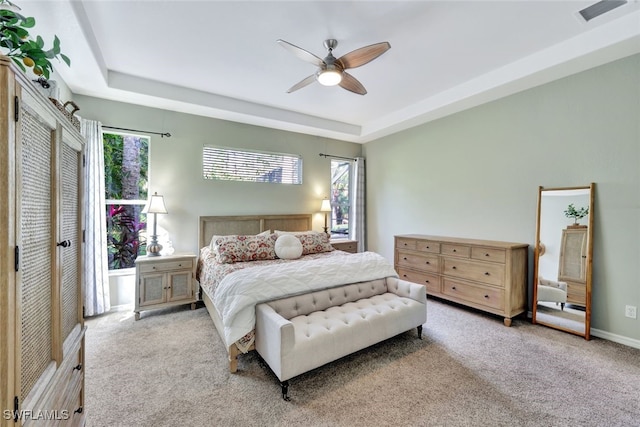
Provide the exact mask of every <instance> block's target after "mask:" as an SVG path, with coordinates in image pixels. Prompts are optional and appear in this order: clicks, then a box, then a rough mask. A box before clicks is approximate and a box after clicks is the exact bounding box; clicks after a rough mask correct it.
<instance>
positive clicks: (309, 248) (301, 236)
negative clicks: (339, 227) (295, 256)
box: [273, 230, 333, 255]
mask: <svg viewBox="0 0 640 427" xmlns="http://www.w3.org/2000/svg"><path fill="white" fill-rule="evenodd" d="M273 234H275V235H276V236H280V235H283V234H292V235H294V236H296V237H297V238H298V240H300V243H302V255H309V254H318V253H321V252H331V251H332V250H333V246H331V243H330V242H329V236H328V235H327V234H326V233H321V232H319V231H294V232H289V231H279V230H276V231H275V232H274V233H273Z"/></svg>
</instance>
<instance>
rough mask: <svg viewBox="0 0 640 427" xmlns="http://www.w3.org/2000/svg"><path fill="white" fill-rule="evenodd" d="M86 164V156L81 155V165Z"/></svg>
mask: <svg viewBox="0 0 640 427" xmlns="http://www.w3.org/2000/svg"><path fill="white" fill-rule="evenodd" d="M85 166H87V156H86V155H84V154H83V155H82V167H85Z"/></svg>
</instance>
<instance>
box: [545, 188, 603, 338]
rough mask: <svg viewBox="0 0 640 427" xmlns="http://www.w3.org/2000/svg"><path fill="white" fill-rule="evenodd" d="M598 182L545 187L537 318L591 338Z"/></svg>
mask: <svg viewBox="0 0 640 427" xmlns="http://www.w3.org/2000/svg"><path fill="white" fill-rule="evenodd" d="M592 236H593V184H591V185H590V186H587V187H571V188H550V189H545V188H543V187H540V189H539V194H538V222H537V233H536V237H537V239H536V240H537V242H538V247H537V248H535V253H534V264H535V265H534V267H535V268H534V274H535V276H534V278H536V281H535V286H534V302H535V304H534V305H533V322H534V323H539V324H543V325H546V326H550V327H553V328H556V329H560V330H563V331H566V332H570V333H573V334H576V335H581V336H584V337H585V338H586V339H589V329H590V323H591V322H590V314H591V253H592Z"/></svg>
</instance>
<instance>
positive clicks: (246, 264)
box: [196, 214, 397, 372]
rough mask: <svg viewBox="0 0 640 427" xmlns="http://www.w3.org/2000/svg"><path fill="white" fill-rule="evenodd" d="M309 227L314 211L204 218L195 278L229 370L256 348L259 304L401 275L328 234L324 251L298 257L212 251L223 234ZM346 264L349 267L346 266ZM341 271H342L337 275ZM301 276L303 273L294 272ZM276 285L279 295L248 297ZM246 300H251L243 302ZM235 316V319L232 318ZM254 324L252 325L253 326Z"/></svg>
mask: <svg viewBox="0 0 640 427" xmlns="http://www.w3.org/2000/svg"><path fill="white" fill-rule="evenodd" d="M311 229H312V216H311V215H310V214H291V215H251V216H203V217H200V227H199V246H200V248H201V249H200V255H199V258H198V267H197V271H196V278H197V279H198V281H199V282H200V289H201V298H202V300H203V302H204V304H205V306H206V308H207V311H208V312H209V315H210V316H211V319H212V320H213V323H214V325H215V327H216V330H217V331H218V334H219V335H220V338H221V339H222V341H223V342H224V343H225V346H226V347H227V353H228V360H229V370H230V371H231V372H236V371H237V369H238V356H239V355H240V354H242V353H247V352H249V351H251V350H254V349H255V345H254V341H255V305H256V304H258V303H261V302H265V301H269V300H271V299H276V298H277V297H284V296H290V295H300V294H304V293H310V292H313V291H316V290H321V289H327V288H331V287H337V286H341V285H345V284H349V283H356V282H361V281H366V280H372V279H377V278H383V277H396V276H397V275H396V272H395V270H394V269H393V265H391V264H390V263H389V262H387V261H386V260H385V259H384V258H383V257H381V256H380V255H378V254H375V253H373V252H365V253H360V254H350V253H347V252H343V251H338V250H332V248H331V246H330V243H329V242H328V240H327V239H326V238H325V240H326V244H328V245H329V247H328V248H325V249H326V250H324V251H320V252H318V253H309V254H305V255H303V256H301V257H300V258H299V259H262V258H259V259H257V260H251V261H237V262H230V263H226V262H220V259H219V255H220V253H219V252H218V253H216V254H214V252H215V250H213V249H212V248H211V247H210V243H211V241H212V238H213V237H214V236H216V239H219V240H217V241H220V240H222V237H221V236H228V238H229V239H233V238H234V237H233V236H238V235H240V236H251V237H252V238H253V237H256V238H257V235H259V234H260V233H263V235H264V233H265V232H267V234H269V233H270V232H274V231H276V230H278V231H279V232H281V233H280V234H284V233H282V232H305V231H309V230H311ZM317 234H321V233H317ZM305 250H306V249H305ZM312 252H313V251H312ZM216 255H217V256H218V258H216ZM334 267H336V268H334ZM343 268H345V269H346V270H342V269H343ZM338 270H340V271H341V274H338V273H337V271H338ZM334 271H335V273H333V272H334ZM344 272H347V273H346V274H345V273H344ZM297 274H299V276H296V275H297ZM296 277H298V279H297V280H295V279H296ZM220 288H225V290H226V289H227V288H230V289H233V290H234V292H235V294H234V295H233V296H231V297H229V296H227V297H225V298H226V299H224V298H223V297H222V296H221V295H222V294H221V291H218V289H220ZM275 288H277V292H279V294H277V295H274V294H260V292H258V294H260V295H257V296H254V295H253V294H251V296H250V297H249V296H248V295H249V292H253V289H260V290H264V289H270V290H273V289H275ZM247 299H250V300H251V301H245V300H247ZM238 300H242V303H243V304H245V305H244V306H242V307H241V308H238V309H235V308H234V309H227V307H236V304H237V301H238ZM234 310H235V311H234ZM251 316H253V317H251ZM232 318H233V319H234V320H233V322H232V321H231V320H230V319H232ZM251 322H253V323H251ZM238 325H239V326H238ZM250 325H251V326H253V327H251V328H250ZM245 332H246V333H245Z"/></svg>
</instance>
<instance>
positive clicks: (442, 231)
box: [364, 55, 640, 347]
mask: <svg viewBox="0 0 640 427" xmlns="http://www.w3.org/2000/svg"><path fill="white" fill-rule="evenodd" d="M364 155H365V156H366V159H367V232H368V248H369V250H373V251H377V252H380V253H381V254H383V255H384V256H385V257H386V258H388V259H389V260H392V259H393V236H394V235H395V234H402V233H425V234H435V235H444V236H458V237H473V238H480V239H493V240H506V241H514V242H525V243H529V244H530V245H533V242H534V239H535V223H536V203H537V190H538V186H540V185H542V186H545V187H560V186H562V187H564V186H576V185H587V184H589V183H590V182H595V183H596V191H595V209H594V212H593V215H594V221H595V225H594V253H593V316H592V326H593V328H594V329H595V331H594V334H595V335H598V336H601V337H605V338H609V339H614V340H617V341H620V342H625V343H626V344H630V345H633V346H637V347H640V318H639V319H630V318H626V317H625V316H624V307H625V305H627V304H628V305H634V306H636V307H640V266H639V261H640V55H634V56H631V57H628V58H625V59H622V60H618V61H616V62H613V63H610V64H607V65H604V66H600V67H598V68H595V69H592V70H589V71H585V72H582V73H579V74H576V75H573V76H570V77H567V78H564V79H561V80H558V81H555V82H552V83H548V84H545V85H543V86H540V87H537V88H533V89H530V90H527V91H524V92H521V93H518V94H515V95H512V96H509V97H507V98H503V99H500V100H497V101H494V102H492V103H489V104H485V105H483V106H479V107H476V108H473V109H470V110H467V111H463V112H460V113H458V114H455V115H452V116H449V117H446V118H442V119H440V120H437V121H434V122H431V123H427V124H425V125H422V126H419V127H415V128H412V129H409V130H406V131H403V132H401V133H398V134H395V135H391V136H388V137H384V138H381V139H379V140H376V141H373V142H370V143H367V144H366V145H365V147H364ZM532 258H533V255H532V251H531V250H530V263H529V267H530V269H529V275H530V276H532V271H533V268H532V267H533V266H532ZM530 280H531V279H530ZM530 287H531V284H529V288H530ZM530 298H531V296H530Z"/></svg>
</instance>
